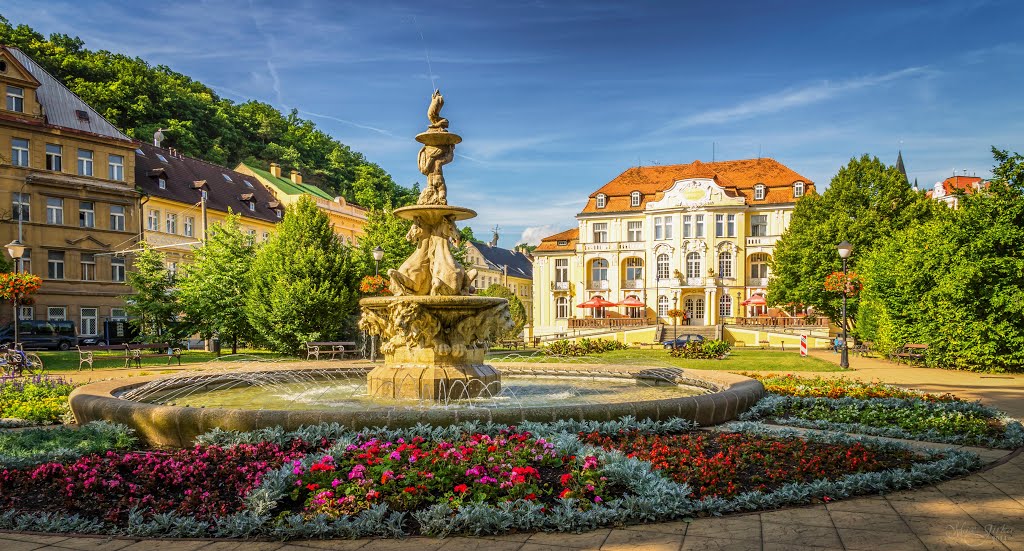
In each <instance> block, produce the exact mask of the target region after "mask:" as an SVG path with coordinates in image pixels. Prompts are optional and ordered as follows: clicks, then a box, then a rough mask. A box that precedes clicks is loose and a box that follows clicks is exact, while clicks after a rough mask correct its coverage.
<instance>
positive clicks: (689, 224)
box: [683, 214, 693, 239]
mask: <svg viewBox="0 0 1024 551" xmlns="http://www.w3.org/2000/svg"><path fill="white" fill-rule="evenodd" d="M691 237H693V216H691V215H689V214H687V215H685V216H683V239H689V238H691Z"/></svg>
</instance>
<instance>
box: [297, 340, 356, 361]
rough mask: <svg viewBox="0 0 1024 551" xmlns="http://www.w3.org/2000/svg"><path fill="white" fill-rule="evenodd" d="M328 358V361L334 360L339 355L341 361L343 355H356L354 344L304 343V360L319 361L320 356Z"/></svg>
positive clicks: (334, 342)
mask: <svg viewBox="0 0 1024 551" xmlns="http://www.w3.org/2000/svg"><path fill="white" fill-rule="evenodd" d="M321 354H323V355H324V356H330V359H332V360H333V359H335V356H338V355H340V356H341V358H342V359H345V354H352V355H353V356H354V355H355V354H356V343H354V342H351V341H320V342H307V343H306V359H307V360H319V359H320V355H321Z"/></svg>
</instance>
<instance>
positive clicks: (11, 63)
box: [0, 48, 39, 89]
mask: <svg viewBox="0 0 1024 551" xmlns="http://www.w3.org/2000/svg"><path fill="white" fill-rule="evenodd" d="M0 62H2V63H3V65H4V67H3V69H4V70H2V71H0V80H4V81H6V82H10V83H11V84H14V85H15V86H23V87H25V88H32V89H35V88H38V87H39V81H38V80H36V77H34V76H32V73H30V72H29V71H28V69H26V68H25V66H24V65H22V64H21V62H20V61H18V60H17V59H16V58H15V57H14V56H13V55H11V53H10V52H8V51H7V49H5V48H0Z"/></svg>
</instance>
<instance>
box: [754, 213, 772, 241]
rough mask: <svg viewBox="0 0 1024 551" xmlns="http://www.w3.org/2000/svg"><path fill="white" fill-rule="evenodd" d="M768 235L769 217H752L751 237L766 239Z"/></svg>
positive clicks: (759, 215)
mask: <svg viewBox="0 0 1024 551" xmlns="http://www.w3.org/2000/svg"><path fill="white" fill-rule="evenodd" d="M766 235H768V215H767V214H755V215H752V216H751V217H750V236H751V237H764V236H766Z"/></svg>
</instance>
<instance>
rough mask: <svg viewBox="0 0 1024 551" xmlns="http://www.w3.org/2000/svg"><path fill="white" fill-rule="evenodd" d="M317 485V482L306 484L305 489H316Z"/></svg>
mask: <svg viewBox="0 0 1024 551" xmlns="http://www.w3.org/2000/svg"><path fill="white" fill-rule="evenodd" d="M319 487H320V485H319V484H306V489H307V490H309V491H311V492H312V491H314V490H316V489H317V488H319Z"/></svg>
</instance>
